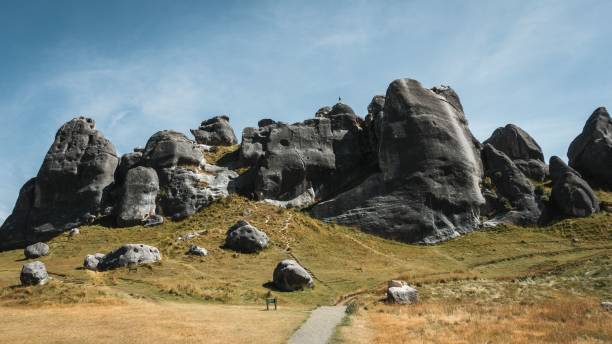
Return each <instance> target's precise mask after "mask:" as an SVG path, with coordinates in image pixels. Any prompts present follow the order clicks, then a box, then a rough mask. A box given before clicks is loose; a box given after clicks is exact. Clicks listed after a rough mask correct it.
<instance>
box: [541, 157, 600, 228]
mask: <svg viewBox="0 0 612 344" xmlns="http://www.w3.org/2000/svg"><path fill="white" fill-rule="evenodd" d="M550 175H551V178H552V193H551V199H552V201H553V203H554V204H555V206H556V207H557V208H558V209H559V210H561V211H562V212H563V214H564V215H567V216H572V217H585V216H589V215H591V214H593V213H596V212H598V211H599V200H598V199H597V196H596V195H595V193H594V192H593V190H592V189H591V187H590V186H589V184H588V183H587V182H586V181H584V179H582V177H581V176H580V174H579V173H578V172H576V171H575V170H574V169H572V168H570V167H569V166H567V165H566V164H565V162H563V160H561V159H560V158H559V157H556V156H553V157H551V158H550Z"/></svg>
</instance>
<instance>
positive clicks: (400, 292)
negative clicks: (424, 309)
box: [387, 280, 419, 305]
mask: <svg viewBox="0 0 612 344" xmlns="http://www.w3.org/2000/svg"><path fill="white" fill-rule="evenodd" d="M418 301H419V294H418V292H417V290H416V289H414V288H412V287H411V286H409V285H408V283H406V282H404V281H395V280H393V281H389V284H388V286H387V303H395V304H399V305H409V304H414V303H417V302H418Z"/></svg>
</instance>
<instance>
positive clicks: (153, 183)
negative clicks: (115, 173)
mask: <svg viewBox="0 0 612 344" xmlns="http://www.w3.org/2000/svg"><path fill="white" fill-rule="evenodd" d="M158 192H159V179H158V177H157V173H156V172H155V170H154V169H152V168H149V167H142V166H140V167H135V168H133V169H131V170H129V171H128V172H127V174H126V177H125V181H124V183H123V192H122V194H123V195H122V197H121V201H120V204H119V211H118V214H117V225H118V226H120V227H129V226H135V225H140V224H143V223H144V222H145V221H146V220H147V219H148V218H149V217H151V216H154V215H155V208H156V199H157V193H158Z"/></svg>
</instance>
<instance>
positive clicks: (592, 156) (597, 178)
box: [567, 107, 612, 188]
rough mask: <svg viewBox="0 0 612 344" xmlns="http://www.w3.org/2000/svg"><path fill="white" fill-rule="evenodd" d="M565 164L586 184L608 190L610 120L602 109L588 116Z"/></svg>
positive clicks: (610, 175) (611, 156) (611, 140)
mask: <svg viewBox="0 0 612 344" xmlns="http://www.w3.org/2000/svg"><path fill="white" fill-rule="evenodd" d="M567 157H568V158H569V165H570V166H571V167H573V168H574V169H575V170H577V171H578V172H580V174H581V175H582V176H583V177H584V178H585V179H586V180H587V181H588V182H589V183H592V184H595V185H598V186H602V187H605V188H612V173H611V172H610V171H612V119H611V118H610V114H608V111H607V110H606V108H604V107H600V108H598V109H596V110H595V111H594V112H593V114H592V115H591V116H590V117H589V119H588V120H587V122H586V124H585V125H584V128H583V129H582V133H581V134H580V135H578V136H577V137H576V138H575V139H574V141H572V143H571V145H570V146H569V149H568V151H567Z"/></svg>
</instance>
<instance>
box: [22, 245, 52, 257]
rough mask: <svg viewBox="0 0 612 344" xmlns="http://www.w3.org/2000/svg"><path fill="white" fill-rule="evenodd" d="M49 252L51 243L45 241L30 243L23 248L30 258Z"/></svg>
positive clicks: (24, 253) (25, 254)
mask: <svg viewBox="0 0 612 344" xmlns="http://www.w3.org/2000/svg"><path fill="white" fill-rule="evenodd" d="M48 254H49V245H47V244H45V243H44V242H37V243H36V244H32V245H29V246H27V247H26V248H25V250H23V255H24V256H25V257H26V258H28V259H36V258H40V257H42V256H46V255H48Z"/></svg>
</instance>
